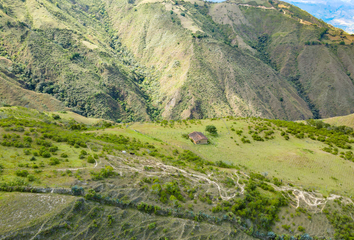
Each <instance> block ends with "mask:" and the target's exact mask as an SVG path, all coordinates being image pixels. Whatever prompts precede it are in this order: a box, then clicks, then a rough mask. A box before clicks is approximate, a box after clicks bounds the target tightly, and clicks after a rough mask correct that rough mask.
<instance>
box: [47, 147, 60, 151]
mask: <svg viewBox="0 0 354 240" xmlns="http://www.w3.org/2000/svg"><path fill="white" fill-rule="evenodd" d="M56 151H58V147H57V146H53V147H50V148H49V152H56Z"/></svg>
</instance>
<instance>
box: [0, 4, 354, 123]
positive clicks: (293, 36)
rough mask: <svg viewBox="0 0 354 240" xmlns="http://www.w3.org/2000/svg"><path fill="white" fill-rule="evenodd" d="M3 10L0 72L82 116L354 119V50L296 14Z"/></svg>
mask: <svg viewBox="0 0 354 240" xmlns="http://www.w3.org/2000/svg"><path fill="white" fill-rule="evenodd" d="M0 10H1V12H2V17H1V18H0V24H1V26H2V32H1V38H2V39H1V49H0V53H1V55H2V56H4V57H5V58H7V59H9V60H11V66H6V69H3V70H1V71H3V72H5V71H8V72H11V74H12V75H13V77H12V78H13V79H14V80H15V81H16V82H18V83H19V84H20V85H21V87H22V88H23V89H28V90H31V91H36V92H38V93H47V94H51V95H52V96H53V97H55V98H56V99H57V100H59V101H61V102H62V103H63V105H65V106H66V107H70V108H72V109H73V110H74V111H76V112H78V113H80V114H83V115H85V116H96V117H102V118H107V119H112V120H118V121H121V120H128V121H131V120H149V119H154V118H156V117H163V118H167V119H179V118H188V117H190V118H203V117H214V116H225V115H237V116H261V117H269V118H281V119H289V120H291V119H308V118H313V117H314V118H318V117H329V116H336V115H344V114H349V113H352V112H354V97H353V94H352V93H353V91H354V85H353V83H352V78H351V76H354V72H353V71H354V65H353V59H354V58H353V51H354V50H353V47H352V46H351V45H350V44H351V42H352V40H351V38H350V37H346V36H344V35H340V34H341V33H338V32H336V30H335V29H331V27H330V26H328V25H327V24H325V23H324V22H322V21H319V20H317V19H316V18H314V17H312V16H311V15H309V14H307V13H305V12H303V11H301V10H300V9H298V8H296V7H294V6H292V5H289V4H287V3H282V2H278V1H269V2H268V1H263V0H258V1H246V0H243V1H229V2H224V3H204V2H198V1H197V2H195V3H191V2H188V1H186V2H184V1H181V2H178V1H177V2H163V1H148V0H143V1H123V0H121V1H120V0H119V1H108V0H102V1H90V0H75V1H74V0H71V1H68V0H61V1H57V2H52V1H45V0H26V1H20V0H15V1H10V0H1V6H0ZM327 29H328V30H327ZM338 38H339V39H340V40H339V41H342V40H341V39H343V43H344V44H347V46H343V45H340V44H339V41H338V40H337V39H338ZM341 44H342V43H341ZM18 91H19V92H25V91H24V90H21V89H18ZM21 94H23V93H21ZM339 103H340V104H339ZM13 104H19V105H20V104H22V103H21V102H13ZM47 108H49V107H47ZM60 108H62V107H56V108H55V109H57V110H59V109H60ZM49 109H52V110H55V109H54V108H49Z"/></svg>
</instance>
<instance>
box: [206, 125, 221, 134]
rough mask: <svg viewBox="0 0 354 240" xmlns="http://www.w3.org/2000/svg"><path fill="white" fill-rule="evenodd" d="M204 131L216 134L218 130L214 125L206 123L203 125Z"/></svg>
mask: <svg viewBox="0 0 354 240" xmlns="http://www.w3.org/2000/svg"><path fill="white" fill-rule="evenodd" d="M205 131H207V132H208V133H210V134H214V135H216V134H218V130H217V129H216V127H215V126H214V125H208V126H206V127H205Z"/></svg>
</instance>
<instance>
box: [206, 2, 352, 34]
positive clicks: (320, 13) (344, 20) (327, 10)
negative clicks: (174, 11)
mask: <svg viewBox="0 0 354 240" xmlns="http://www.w3.org/2000/svg"><path fill="white" fill-rule="evenodd" d="M211 1H213V2H222V1H223V0H211ZM282 1H284V2H288V3H291V4H293V5H295V6H297V7H299V8H301V9H303V10H305V11H307V12H308V13H310V14H311V15H313V16H315V17H316V18H319V19H322V20H323V21H325V22H326V23H329V24H331V25H332V26H335V27H338V28H341V29H343V30H345V31H346V32H348V33H351V34H354V0H282Z"/></svg>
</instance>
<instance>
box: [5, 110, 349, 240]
mask: <svg viewBox="0 0 354 240" xmlns="http://www.w3.org/2000/svg"><path fill="white" fill-rule="evenodd" d="M66 115H67V116H66ZM71 116H72V117H71ZM75 116H76V115H75V114H73V113H71V112H65V111H63V112H60V113H55V112H52V113H51V112H41V111H38V110H31V109H26V108H22V107H5V108H1V109H0V117H1V120H0V143H1V144H0V169H1V171H0V190H1V191H0V199H1V201H0V210H1V212H2V213H3V214H1V215H0V237H1V238H2V239H58V238H61V239H88V238H89V239H176V238H177V239H211V238H212V239H250V240H251V239H338V240H339V239H351V238H353V237H354V232H353V229H354V228H353V226H354V221H353V220H352V218H351V217H350V216H351V215H352V214H354V208H353V199H352V196H353V193H354V192H353V174H352V168H353V167H354V163H353V162H354V157H353V153H352V148H353V143H354V137H353V136H354V132H353V129H352V128H349V127H344V126H331V125H328V124H325V123H323V122H322V121H314V120H310V121H307V122H306V124H304V123H296V122H288V121H282V120H268V119H261V118H235V117H225V118H213V119H206V120H181V121H166V120H163V121H155V122H145V123H139V122H135V123H130V124H113V125H112V123H111V122H107V121H102V120H94V119H85V118H83V117H81V118H76V119H77V121H75V120H74V117H75ZM208 125H213V126H215V127H216V129H217V134H215V133H213V134H210V133H205V134H206V136H207V137H208V139H209V144H208V145H194V143H192V142H191V141H190V140H188V139H186V135H185V134H187V133H190V132H192V131H203V132H205V129H206V126H208Z"/></svg>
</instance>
